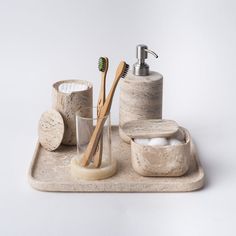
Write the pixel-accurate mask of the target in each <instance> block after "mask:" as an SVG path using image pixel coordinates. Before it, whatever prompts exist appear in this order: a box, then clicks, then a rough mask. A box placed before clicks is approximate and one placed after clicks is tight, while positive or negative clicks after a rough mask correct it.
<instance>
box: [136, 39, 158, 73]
mask: <svg viewBox="0 0 236 236" xmlns="http://www.w3.org/2000/svg"><path fill="white" fill-rule="evenodd" d="M148 53H150V54H152V55H153V56H154V57H155V58H158V55H157V54H156V53H155V52H153V51H152V50H149V49H148V47H147V46H146V45H144V44H139V45H137V46H136V58H137V59H138V61H137V62H136V63H135V64H134V65H133V74H134V75H137V76H146V75H149V65H148V64H147V63H146V62H145V59H147V58H148Z"/></svg>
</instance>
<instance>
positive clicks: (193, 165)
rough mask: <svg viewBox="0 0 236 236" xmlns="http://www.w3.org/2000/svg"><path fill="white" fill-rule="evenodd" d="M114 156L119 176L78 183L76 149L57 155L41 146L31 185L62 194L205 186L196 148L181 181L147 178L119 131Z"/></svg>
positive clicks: (114, 131)
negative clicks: (134, 163) (136, 166)
mask: <svg viewBox="0 0 236 236" xmlns="http://www.w3.org/2000/svg"><path fill="white" fill-rule="evenodd" d="M112 145H113V146H112V151H113V152H112V153H113V155H114V157H115V158H116V159H117V161H118V170H117V173H116V174H115V175H114V176H113V177H111V178H108V179H104V180H97V181H89V180H76V179H74V178H73V177H72V176H71V171H70V170H71V167H70V162H71V158H73V157H74V156H75V155H76V147H75V146H61V147H59V148H58V149H57V150H56V151H55V152H49V151H46V150H45V149H44V148H42V147H41V146H40V145H39V144H37V146H36V150H35V154H34V157H33V160H32V163H31V166H30V169H29V182H30V185H31V186H32V187H33V188H35V189H38V190H41V191H58V192H186V191H193V190H196V189H199V188H201V187H202V186H203V184H204V172H203V169H202V167H201V165H200V162H199V160H198V156H197V153H196V150H195V148H194V146H193V145H192V146H191V156H190V157H189V158H190V167H189V170H188V172H187V173H186V174H185V175H183V176H181V177H143V176H140V175H138V174H137V173H136V172H135V171H134V170H133V168H132V165H131V151H130V145H129V144H127V143H125V142H123V141H122V140H121V139H120V137H119V134H118V127H113V128H112Z"/></svg>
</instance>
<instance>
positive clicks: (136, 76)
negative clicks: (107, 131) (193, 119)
mask: <svg viewBox="0 0 236 236" xmlns="http://www.w3.org/2000/svg"><path fill="white" fill-rule="evenodd" d="M148 53H150V54H152V55H153V56H155V57H156V58H157V57H158V56H157V54H156V53H155V52H153V51H151V50H149V49H148V47H147V46H146V45H143V44H139V45H137V47H136V58H137V59H138V61H137V62H136V63H135V64H134V65H133V70H132V71H129V73H128V75H127V77H126V78H125V79H124V80H121V81H120V114H119V115H120V122H119V132H120V137H121V138H122V139H123V140H124V141H126V142H129V141H130V138H129V137H128V136H127V135H125V133H124V132H123V130H122V127H123V126H124V125H125V124H127V122H129V121H132V120H144V119H161V118H162V87H163V76H162V75H161V74H160V73H158V72H154V71H149V66H148V64H146V63H145V59H147V57H148Z"/></svg>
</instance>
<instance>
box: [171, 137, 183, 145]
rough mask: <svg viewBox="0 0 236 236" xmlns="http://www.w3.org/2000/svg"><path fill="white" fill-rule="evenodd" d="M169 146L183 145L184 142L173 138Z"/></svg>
mask: <svg viewBox="0 0 236 236" xmlns="http://www.w3.org/2000/svg"><path fill="white" fill-rule="evenodd" d="M169 144H170V145H180V144H183V142H181V141H180V140H178V139H176V138H171V139H169Z"/></svg>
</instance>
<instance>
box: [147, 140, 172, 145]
mask: <svg viewBox="0 0 236 236" xmlns="http://www.w3.org/2000/svg"><path fill="white" fill-rule="evenodd" d="M165 145H168V140H167V139H166V138H152V139H150V141H149V143H148V146H165Z"/></svg>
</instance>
